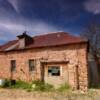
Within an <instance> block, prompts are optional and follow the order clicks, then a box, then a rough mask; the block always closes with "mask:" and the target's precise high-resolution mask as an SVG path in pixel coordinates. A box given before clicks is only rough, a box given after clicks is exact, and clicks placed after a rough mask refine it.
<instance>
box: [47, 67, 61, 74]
mask: <svg viewBox="0 0 100 100" xmlns="http://www.w3.org/2000/svg"><path fill="white" fill-rule="evenodd" d="M48 75H51V76H60V66H49V67H48Z"/></svg>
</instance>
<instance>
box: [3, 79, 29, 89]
mask: <svg viewBox="0 0 100 100" xmlns="http://www.w3.org/2000/svg"><path fill="white" fill-rule="evenodd" d="M2 87H3V88H16V89H17V88H20V89H31V84H29V83H27V82H24V81H21V80H18V81H16V82H15V84H12V81H11V80H5V82H4V84H3V85H2Z"/></svg>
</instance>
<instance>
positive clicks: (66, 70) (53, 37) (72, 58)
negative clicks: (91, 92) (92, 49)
mask: <svg viewBox="0 0 100 100" xmlns="http://www.w3.org/2000/svg"><path fill="white" fill-rule="evenodd" d="M17 37H18V39H16V40H13V41H9V42H8V43H6V44H4V45H2V46H0V78H5V79H6V78H7V79H13V80H19V79H20V80H24V81H28V82H31V81H32V80H42V81H44V82H46V83H49V84H53V85H54V86H59V85H60V84H64V83H68V84H70V85H71V86H72V88H74V89H87V88H88V83H89V81H88V66H87V52H88V41H87V40H83V39H81V38H80V37H77V36H73V35H71V34H68V33H65V32H57V33H49V34H44V35H39V36H34V37H31V36H29V35H27V34H26V33H23V34H21V35H19V36H17Z"/></svg>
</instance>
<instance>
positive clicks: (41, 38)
mask: <svg viewBox="0 0 100 100" xmlns="http://www.w3.org/2000/svg"><path fill="white" fill-rule="evenodd" d="M33 40H34V42H33V43H32V44H30V45H27V46H25V48H23V49H29V48H38V47H50V46H61V45H68V44H76V43H83V42H87V40H84V39H82V38H80V37H78V36H74V35H71V34H69V33H66V32H56V33H49V34H44V35H38V36H34V37H33ZM17 42H18V40H13V41H9V42H8V43H6V44H4V45H2V46H1V48H0V51H5V49H7V48H9V47H10V46H13V45H15V44H16V43H17ZM13 50H20V48H18V46H17V47H15V48H14V49H13Z"/></svg>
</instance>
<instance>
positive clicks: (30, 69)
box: [29, 59, 35, 72]
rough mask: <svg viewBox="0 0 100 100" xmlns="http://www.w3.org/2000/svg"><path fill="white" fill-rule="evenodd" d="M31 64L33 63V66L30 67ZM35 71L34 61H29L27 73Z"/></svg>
mask: <svg viewBox="0 0 100 100" xmlns="http://www.w3.org/2000/svg"><path fill="white" fill-rule="evenodd" d="M31 62H33V63H34V66H31ZM34 70H35V60H34V59H29V72H33V71H34Z"/></svg>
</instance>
